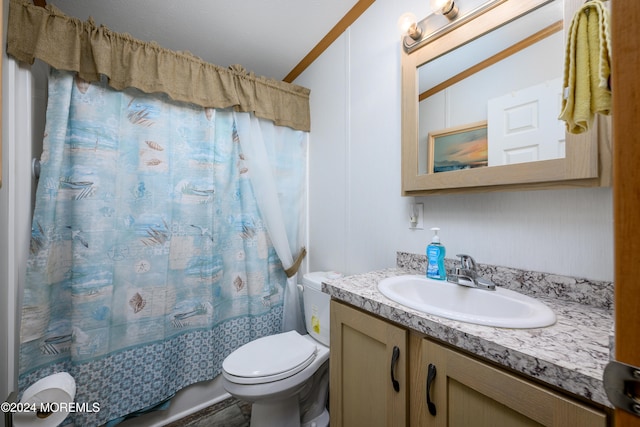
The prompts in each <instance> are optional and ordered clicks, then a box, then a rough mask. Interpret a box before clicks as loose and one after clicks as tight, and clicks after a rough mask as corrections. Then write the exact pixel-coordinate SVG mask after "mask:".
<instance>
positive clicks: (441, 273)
mask: <svg viewBox="0 0 640 427" xmlns="http://www.w3.org/2000/svg"><path fill="white" fill-rule="evenodd" d="M431 230H432V231H433V232H434V233H433V239H431V243H430V244H429V246H427V277H428V278H430V279H436V280H446V279H447V271H446V270H445V269H444V255H445V252H446V251H445V248H444V246H442V244H441V243H440V236H438V231H440V229H439V228H438V227H433V228H432V229H431Z"/></svg>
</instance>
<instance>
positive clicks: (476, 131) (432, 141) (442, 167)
mask: <svg viewBox="0 0 640 427" xmlns="http://www.w3.org/2000/svg"><path fill="white" fill-rule="evenodd" d="M428 144H429V172H431V173H437V172H447V171H454V170H461V169H472V168H479V167H484V166H487V165H488V154H487V122H486V121H482V122H477V123H471V124H468V125H462V126H457V127H453V128H448V129H444V130H441V131H437V132H430V133H429V141H428Z"/></svg>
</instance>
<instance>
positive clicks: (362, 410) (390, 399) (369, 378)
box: [329, 300, 409, 427]
mask: <svg viewBox="0 0 640 427" xmlns="http://www.w3.org/2000/svg"><path fill="white" fill-rule="evenodd" d="M394 348H397V350H396V353H397V355H398V357H397V358H396V360H395V362H392V359H393V356H394ZM407 356H408V354H407V331H406V330H405V329H403V328H400V327H398V326H395V325H392V324H391V323H388V322H386V321H384V320H381V319H379V318H377V317H374V316H371V315H369V314H367V313H364V312H362V311H359V310H357V309H355V308H352V307H350V306H348V305H345V304H342V303H339V302H337V301H334V300H332V301H331V362H330V364H329V370H330V393H329V398H330V402H329V413H330V415H331V427H360V426H367V427H376V426H380V427H391V426H406V425H407V390H408V388H409V386H408V384H407V368H408V362H407V359H408V357H407ZM392 373H393V378H392ZM393 380H395V381H397V391H396V389H395V388H394V384H393Z"/></svg>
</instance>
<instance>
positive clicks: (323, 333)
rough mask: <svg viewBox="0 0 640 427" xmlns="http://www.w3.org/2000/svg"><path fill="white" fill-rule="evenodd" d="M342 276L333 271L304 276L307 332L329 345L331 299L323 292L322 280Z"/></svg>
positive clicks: (303, 290) (303, 297)
mask: <svg viewBox="0 0 640 427" xmlns="http://www.w3.org/2000/svg"><path fill="white" fill-rule="evenodd" d="M340 277H342V275H341V274H340V273H336V272H333V271H317V272H313V273H307V274H305V275H304V276H303V277H302V286H303V288H302V299H303V304H304V318H305V324H306V326H307V332H308V333H309V335H310V336H312V337H313V338H314V339H315V340H316V341H318V342H320V343H322V344H324V345H326V346H327V347H328V346H329V301H330V300H331V297H330V296H329V295H328V294H325V293H324V292H322V290H321V289H322V282H323V281H328V280H333V279H337V278H340Z"/></svg>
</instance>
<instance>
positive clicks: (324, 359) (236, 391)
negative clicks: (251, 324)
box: [222, 272, 339, 427]
mask: <svg viewBox="0 0 640 427" xmlns="http://www.w3.org/2000/svg"><path fill="white" fill-rule="evenodd" d="M336 277H339V276H336V275H335V273H333V274H331V273H325V272H318V273H307V274H305V275H304V277H303V284H302V287H301V291H302V296H303V301H304V312H305V324H306V326H307V331H308V334H306V335H301V334H299V333H298V332H296V331H289V332H284V333H280V334H276V335H270V336H267V337H263V338H259V339H257V340H255V341H252V342H250V343H248V344H245V345H243V346H242V347H240V348H238V349H237V350H236V351H234V352H233V353H231V354H230V355H229V356H227V358H226V359H225V360H224V362H223V363H222V381H223V385H224V388H225V389H226V390H227V392H228V393H229V394H231V395H232V396H234V397H236V398H237V399H240V400H244V401H246V402H250V403H252V407H251V426H252V427H263V426H274V427H275V426H277V427H289V426H291V427H298V426H303V427H312V426H313V427H325V426H328V425H329V413H328V411H327V409H326V406H327V405H326V404H327V398H328V390H329V301H330V298H329V296H328V295H327V294H324V293H322V292H321V290H320V286H321V283H322V281H323V280H325V279H330V278H336Z"/></svg>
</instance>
